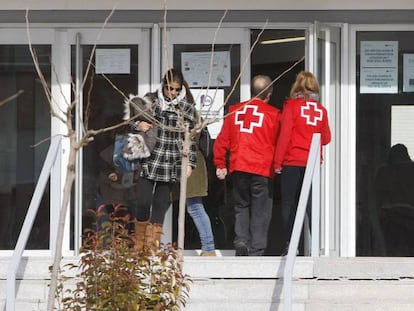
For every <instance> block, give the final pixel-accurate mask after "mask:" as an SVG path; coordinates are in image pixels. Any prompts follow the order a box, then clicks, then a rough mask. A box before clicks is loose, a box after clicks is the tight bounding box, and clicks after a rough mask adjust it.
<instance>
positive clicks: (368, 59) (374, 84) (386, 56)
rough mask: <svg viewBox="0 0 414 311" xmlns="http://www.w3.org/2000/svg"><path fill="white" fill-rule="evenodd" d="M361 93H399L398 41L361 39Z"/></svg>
mask: <svg viewBox="0 0 414 311" xmlns="http://www.w3.org/2000/svg"><path fill="white" fill-rule="evenodd" d="M360 69H361V70H360V73H361V75H360V93H361V94H363V93H371V94H373V93H376V94H393V93H398V41H361V67H360Z"/></svg>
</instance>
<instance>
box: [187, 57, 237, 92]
mask: <svg viewBox="0 0 414 311" xmlns="http://www.w3.org/2000/svg"><path fill="white" fill-rule="evenodd" d="M230 67H231V66H230V52H228V51H224V52H213V53H211V52H183V53H181V71H182V72H183V74H184V78H185V80H186V81H187V82H188V84H189V86H190V87H194V88H203V87H204V88H207V87H209V88H210V87H224V86H231V77H230V72H231V70H230Z"/></svg>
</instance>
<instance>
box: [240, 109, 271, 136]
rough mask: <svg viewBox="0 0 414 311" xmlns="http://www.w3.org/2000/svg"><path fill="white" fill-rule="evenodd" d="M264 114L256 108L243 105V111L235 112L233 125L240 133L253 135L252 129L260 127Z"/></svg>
mask: <svg viewBox="0 0 414 311" xmlns="http://www.w3.org/2000/svg"><path fill="white" fill-rule="evenodd" d="M263 118H264V113H263V112H258V111H257V106H253V105H244V107H243V110H239V111H237V112H236V116H235V124H236V125H238V126H239V127H240V132H244V133H250V134H252V133H253V130H254V127H262V124H263Z"/></svg>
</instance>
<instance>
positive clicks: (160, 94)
mask: <svg viewBox="0 0 414 311" xmlns="http://www.w3.org/2000/svg"><path fill="white" fill-rule="evenodd" d="M163 87H164V86H163V85H161V87H160V88H158V90H157V97H158V101H159V105H160V107H161V110H162V111H164V110H167V109H168V108H170V107H172V106H176V105H178V103H179V102H181V101H182V100H183V99H184V98H185V96H186V91H185V87H184V86H182V90H181V92H180V93H179V94H178V96H177V97H176V98H174V99H173V100H171V101H168V100H167V99H166V98H165V97H164V94H163V92H162V89H163Z"/></svg>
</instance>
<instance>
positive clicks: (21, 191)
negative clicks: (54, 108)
mask: <svg viewBox="0 0 414 311" xmlns="http://www.w3.org/2000/svg"><path fill="white" fill-rule="evenodd" d="M34 49H35V50H36V54H37V56H38V59H39V65H40V68H41V70H42V71H43V74H44V76H45V79H47V82H48V83H50V76H51V66H50V62H51V47H50V46H49V45H36V46H34ZM0 81H1V85H2V87H1V88H0V99H1V100H3V99H5V98H7V97H9V96H11V95H13V94H16V93H17V92H18V91H20V90H22V91H23V94H22V95H20V96H19V97H17V98H16V99H15V100H13V101H10V102H8V103H6V104H5V105H3V106H1V107H0V112H1V113H0V136H1V138H0V146H1V147H0V210H1V217H0V249H4V250H10V249H14V247H15V244H16V242H17V238H18V235H19V234H20V230H21V227H22V224H23V221H24V218H25V216H26V213H27V209H28V207H29V204H30V201H31V198H32V195H33V192H34V189H35V186H36V183H37V179H38V178H39V174H40V171H41V169H42V166H43V162H44V160H45V157H46V153H47V150H48V147H49V141H48V142H45V143H42V144H40V145H38V146H36V147H34V145H35V144H37V143H38V142H40V141H41V140H43V139H45V138H49V137H50V109H49V104H48V102H47V99H46V97H45V95H44V91H43V88H42V85H41V83H40V82H39V79H38V77H37V74H36V71H35V68H34V66H33V61H32V58H31V56H30V53H29V49H28V47H27V45H2V46H0ZM49 218H50V213H49V187H46V190H45V193H44V195H43V198H42V201H41V204H40V207H39V211H38V214H37V217H36V220H35V223H34V225H33V229H32V232H31V234H30V238H29V241H28V244H27V247H26V248H27V249H48V248H49Z"/></svg>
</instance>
